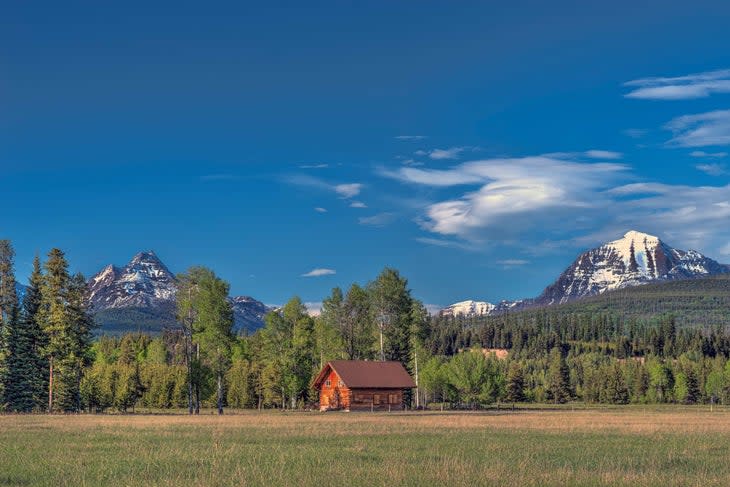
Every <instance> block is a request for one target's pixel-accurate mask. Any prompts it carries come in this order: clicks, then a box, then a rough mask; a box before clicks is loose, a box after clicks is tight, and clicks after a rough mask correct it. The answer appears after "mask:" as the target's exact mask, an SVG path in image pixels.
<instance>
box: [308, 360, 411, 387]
mask: <svg viewBox="0 0 730 487" xmlns="http://www.w3.org/2000/svg"><path fill="white" fill-rule="evenodd" d="M329 369H332V370H334V371H335V372H336V373H337V375H338V376H339V377H340V379H341V380H342V382H344V383H345V385H346V386H347V387H349V388H350V389H361V388H372V389H379V388H381V389H409V388H412V387H416V383H415V382H413V379H412V378H411V376H410V374H408V371H406V369H405V368H404V367H403V364H401V363H400V362H377V361H369V360H332V361H330V362H327V365H325V366H324V367H323V368H322V370H321V371H320V373H319V375H317V378H316V379H315V380H314V386H315V387H319V386H320V385H321V384H322V381H324V378H325V377H326V376H327V373H328V371H329Z"/></svg>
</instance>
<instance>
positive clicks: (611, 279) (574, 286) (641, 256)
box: [441, 230, 730, 316]
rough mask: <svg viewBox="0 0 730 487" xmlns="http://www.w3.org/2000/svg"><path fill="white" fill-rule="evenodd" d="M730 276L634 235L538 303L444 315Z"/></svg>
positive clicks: (562, 279)
mask: <svg viewBox="0 0 730 487" xmlns="http://www.w3.org/2000/svg"><path fill="white" fill-rule="evenodd" d="M728 272H730V266H728V265H724V264H720V263H718V262H716V261H714V260H712V259H710V258H708V257H705V256H704V255H702V254H701V253H699V252H697V251H695V250H687V251H685V250H679V249H675V248H673V247H670V246H669V245H667V244H666V243H664V242H663V241H662V240H661V239H659V238H658V237H655V236H653V235H649V234H646V233H642V232H637V231H634V230H632V231H630V232H627V233H626V234H625V235H624V236H623V237H622V238H620V239H618V240H614V241H612V242H608V243H606V244H603V245H601V246H600V247H597V248H594V249H592V250H588V251H586V252H583V253H582V254H580V255H579V256H578V258H577V259H576V260H575V261H574V262H573V263H572V264H571V265H570V266H569V267H568V268H567V269H566V270H565V271H564V272H563V273H562V274H561V275H560V276H559V277H558V279H557V280H556V281H555V282H554V283H552V284H551V285H549V286H548V287H547V288H545V290H544V291H543V292H542V294H540V296H538V297H536V298H532V299H524V300H520V301H502V302H500V303H499V304H496V305H495V304H491V303H489V302H486V301H462V302H459V303H455V304H452V305H451V306H448V307H446V308H444V309H443V310H441V314H442V315H447V316H448V315H451V316H455V315H458V314H462V315H464V316H489V315H496V314H501V313H504V312H506V311H518V310H522V309H528V308H534V307H544V306H551V305H554V304H563V303H568V302H571V301H574V300H576V299H580V298H585V297H589V296H596V295H600V294H603V293H605V292H607V291H612V290H616V289H623V288H628V287H633V286H638V285H641V284H647V283H652V282H666V281H676V280H685V279H693V278H698V277H706V276H714V275H718V274H725V273H728Z"/></svg>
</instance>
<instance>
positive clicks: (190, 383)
mask: <svg viewBox="0 0 730 487" xmlns="http://www.w3.org/2000/svg"><path fill="white" fill-rule="evenodd" d="M184 333H185V362H186V365H187V366H188V414H193V357H192V353H191V352H192V350H191V348H192V347H191V344H190V341H189V339H188V332H187V331H185V332H184Z"/></svg>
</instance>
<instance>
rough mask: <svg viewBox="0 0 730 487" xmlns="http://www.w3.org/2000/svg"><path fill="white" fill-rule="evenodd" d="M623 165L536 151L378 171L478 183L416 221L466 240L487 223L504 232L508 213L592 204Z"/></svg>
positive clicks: (439, 182)
mask: <svg viewBox="0 0 730 487" xmlns="http://www.w3.org/2000/svg"><path fill="white" fill-rule="evenodd" d="M627 169H628V166H626V165H623V164H618V163H580V162H574V161H567V160H561V159H555V158H549V157H544V156H536V157H524V158H514V159H487V160H481V161H472V162H467V163H464V164H460V165H458V166H455V167H453V168H451V169H448V170H430V169H415V168H401V169H400V170H398V171H394V172H385V173H384V174H385V175H386V176H389V177H394V178H396V179H399V180H401V181H403V182H408V183H413V184H419V185H428V186H457V185H464V184H470V185H478V186H480V188H479V189H478V190H476V191H470V192H467V193H464V194H463V195H462V196H461V197H459V198H456V199H450V200H446V201H441V202H438V203H435V204H431V205H429V206H428V207H427V208H426V214H425V216H424V218H423V220H422V223H421V225H422V227H423V228H425V229H427V230H429V231H431V232H434V233H438V234H441V235H450V236H457V237H460V238H463V239H467V240H472V239H475V238H477V236H478V234H480V233H482V231H483V230H485V229H488V228H497V227H499V228H501V229H503V230H505V231H507V230H509V229H513V228H514V227H516V226H519V223H518V222H516V221H514V218H516V217H518V216H521V215H527V214H535V213H538V212H547V213H552V214H553V215H555V214H556V213H557V212H558V211H566V210H574V209H576V208H588V207H590V208H596V207H598V206H600V205H601V204H602V203H605V202H606V198H605V197H601V196H600V190H603V189H608V188H609V187H610V185H611V184H612V183H613V182H615V181H617V180H619V179H620V178H622V177H624V176H625V173H626V171H627Z"/></svg>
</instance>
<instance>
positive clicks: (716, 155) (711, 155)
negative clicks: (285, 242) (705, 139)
mask: <svg viewBox="0 0 730 487" xmlns="http://www.w3.org/2000/svg"><path fill="white" fill-rule="evenodd" d="M689 155H690V156H692V157H707V158H711V159H719V158H721V157H727V152H705V151H702V150H696V151H692V152H690V153H689Z"/></svg>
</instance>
